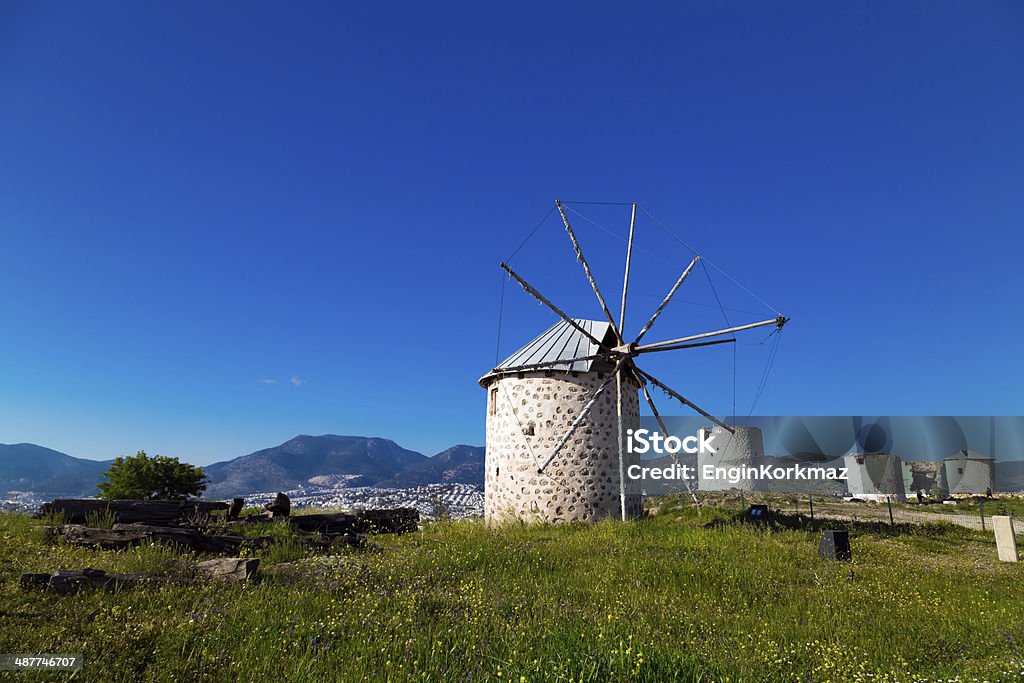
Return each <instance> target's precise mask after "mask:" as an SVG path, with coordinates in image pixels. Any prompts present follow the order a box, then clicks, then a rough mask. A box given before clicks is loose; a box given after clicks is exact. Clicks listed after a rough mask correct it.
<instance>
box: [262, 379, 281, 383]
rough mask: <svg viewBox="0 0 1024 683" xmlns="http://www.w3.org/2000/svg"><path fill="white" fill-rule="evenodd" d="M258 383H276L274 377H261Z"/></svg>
mask: <svg viewBox="0 0 1024 683" xmlns="http://www.w3.org/2000/svg"><path fill="white" fill-rule="evenodd" d="M260 384H277V380H276V379H261V380H260Z"/></svg>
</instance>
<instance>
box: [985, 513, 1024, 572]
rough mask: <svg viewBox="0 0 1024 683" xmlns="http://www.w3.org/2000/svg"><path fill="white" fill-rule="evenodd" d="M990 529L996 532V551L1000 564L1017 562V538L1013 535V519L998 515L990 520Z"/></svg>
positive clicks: (1018, 559) (1018, 557)
mask: <svg viewBox="0 0 1024 683" xmlns="http://www.w3.org/2000/svg"><path fill="white" fill-rule="evenodd" d="M992 528H993V529H994V530H995V532H996V549H997V550H998V551H999V559H1000V560H1001V561H1002V562H1019V561H1020V555H1018V553H1017V538H1016V536H1014V533H1013V518H1012V517H1007V516H1005V515H998V516H995V517H993V518H992Z"/></svg>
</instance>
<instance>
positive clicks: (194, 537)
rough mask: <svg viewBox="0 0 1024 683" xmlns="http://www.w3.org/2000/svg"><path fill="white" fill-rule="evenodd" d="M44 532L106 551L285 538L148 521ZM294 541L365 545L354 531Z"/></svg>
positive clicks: (217, 547) (218, 549) (234, 547)
mask: <svg viewBox="0 0 1024 683" xmlns="http://www.w3.org/2000/svg"><path fill="white" fill-rule="evenodd" d="M45 533H46V538H47V540H49V541H51V542H54V541H57V540H58V539H63V541H64V542H65V543H68V544H70V545H78V546H87V547H99V548H103V549H106V550H113V549H118V548H128V547H131V546H135V545H139V544H140V543H151V542H156V543H166V544H168V545H177V546H180V547H183V548H187V549H189V550H195V551H197V552H209V553H235V552H237V551H238V550H239V549H241V548H248V549H258V548H265V547H267V546H269V545H273V544H275V543H280V542H281V541H282V540H283V539H280V538H278V537H275V536H238V535H213V534H204V533H202V532H200V531H197V530H196V529H190V528H187V527H166V526H152V525H147V524H115V525H114V527H113V528H112V529H95V528H92V527H87V526H83V525H81V524H65V525H63V526H58V527H46V532H45ZM293 540H294V541H297V542H298V543H302V544H305V545H308V546H311V547H315V548H328V547H331V546H333V545H339V544H342V545H349V546H352V547H356V548H361V547H363V546H364V545H365V539H364V537H363V536H362V535H361V534H357V533H354V532H347V533H327V534H309V535H303V536H299V537H297V538H295V539H293Z"/></svg>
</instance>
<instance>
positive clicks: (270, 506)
mask: <svg viewBox="0 0 1024 683" xmlns="http://www.w3.org/2000/svg"><path fill="white" fill-rule="evenodd" d="M263 507H265V508H266V509H267V511H268V512H269V513H270V516H271V517H287V516H289V515H290V514H291V513H292V501H291V499H289V498H288V496H286V495H284V494H283V493H281V492H280V491H278V492H277V496H275V497H274V502H273V503H267V504H266V505H264V506H263Z"/></svg>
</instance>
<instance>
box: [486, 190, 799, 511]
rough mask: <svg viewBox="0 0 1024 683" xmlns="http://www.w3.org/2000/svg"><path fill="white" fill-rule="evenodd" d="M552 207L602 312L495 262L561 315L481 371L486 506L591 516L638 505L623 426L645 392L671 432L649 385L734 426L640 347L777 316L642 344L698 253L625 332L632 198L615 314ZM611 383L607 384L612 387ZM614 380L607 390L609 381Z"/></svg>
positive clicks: (711, 339) (699, 343) (662, 348)
mask: <svg viewBox="0 0 1024 683" xmlns="http://www.w3.org/2000/svg"><path fill="white" fill-rule="evenodd" d="M555 206H556V208H557V209H558V213H559V215H560V216H561V218H562V222H563V224H564V225H565V231H566V233H567V234H568V236H569V239H570V241H571V243H572V247H573V249H574V251H575V253H576V258H577V260H578V261H579V262H580V265H581V266H582V267H583V272H584V274H585V276H586V278H587V281H588V282H589V284H590V287H591V289H592V290H593V293H594V295H595V297H596V298H597V301H598V303H599V305H600V307H601V310H602V312H603V314H604V318H605V320H604V321H594V320H585V319H580V318H573V317H570V316H569V315H568V314H567V313H566V312H565V311H563V310H562V309H561V308H559V307H558V306H557V305H555V304H554V303H553V302H551V301H550V300H549V299H548V298H547V297H545V296H544V295H543V294H541V292H539V291H538V290H537V289H536V288H535V287H534V286H532V285H531V284H530V283H528V282H527V281H526V280H525V279H524V278H523V277H521V276H520V275H519V274H518V273H516V272H515V271H513V270H512V268H510V267H509V266H508V265H507V264H506V263H502V264H501V267H502V268H503V269H504V270H505V271H506V272H507V273H508V275H509V276H510V277H511V278H512V279H514V280H515V281H516V282H518V283H519V284H520V285H521V286H522V288H523V289H524V290H525V291H526V292H528V293H529V294H530V295H532V296H533V297H535V298H536V299H537V300H538V301H540V302H541V303H542V304H544V305H545V306H547V307H548V308H550V309H551V310H552V311H553V312H554V313H555V314H557V315H558V317H559V318H560V321H559V322H558V323H556V324H555V325H554V326H552V327H551V328H549V329H548V330H546V331H545V332H544V333H543V334H541V335H540V336H539V337H537V338H536V339H534V340H533V341H532V342H530V343H529V344H527V345H526V346H524V347H523V348H521V349H520V350H519V351H517V352H516V353H515V354H513V355H512V356H510V357H509V358H507V359H506V360H505V361H504V362H502V363H500V364H499V365H498V366H497V367H495V368H494V369H493V370H491V371H490V372H489V373H487V374H486V375H485V376H484V377H482V378H481V379H480V384H481V385H482V386H484V387H485V388H487V389H488V411H487V456H486V474H485V514H486V517H487V518H488V519H489V520H499V519H502V518H505V517H514V518H526V519H543V520H546V521H552V522H558V521H575V520H582V521H591V520H595V519H599V518H602V517H607V516H611V515H615V516H619V517H621V519H623V520H626V519H632V518H635V517H638V516H639V515H640V514H641V507H640V491H639V484H638V482H635V481H631V480H630V479H629V478H628V477H627V476H626V470H627V468H628V466H629V465H630V464H632V463H633V462H636V461H638V458H639V456H636V455H630V454H627V453H626V449H625V438H626V432H627V430H628V429H629V428H630V427H631V426H636V425H637V424H638V422H639V415H640V410H639V398H638V395H639V393H642V394H643V396H644V400H645V401H646V402H647V404H648V406H649V407H650V409H651V412H652V413H653V415H654V417H655V419H656V420H657V422H658V425H659V429H660V430H661V431H662V433H664V434H668V433H669V432H668V430H667V428H666V427H665V424H664V422H663V421H662V419H661V415H660V413H659V412H658V409H657V407H656V406H655V404H654V400H653V399H652V397H651V394H650V391H649V389H648V387H647V384H648V383H650V384H653V385H654V386H656V387H658V388H659V389H661V390H663V391H664V392H665V393H666V394H668V395H669V396H671V397H672V398H674V399H675V400H677V401H679V402H680V403H682V404H683V405H684V406H687V407H688V408H690V409H692V410H695V411H696V412H698V413H700V414H701V415H703V416H704V417H706V418H707V419H708V420H710V421H711V422H713V423H715V424H717V425H719V426H720V427H721V428H722V429H725V430H727V431H729V432H733V428H732V427H731V426H730V425H727V424H725V423H724V422H721V421H720V420H718V419H717V418H715V417H714V416H712V415H711V414H710V413H708V412H707V411H705V410H703V409H702V408H700V407H699V406H697V405H696V404H695V403H693V402H692V401H690V400H689V399H687V398H686V397H684V396H683V395H682V394H680V393H679V392H678V391H675V390H674V389H672V388H671V387H669V386H668V385H667V384H666V383H664V382H662V381H661V380H659V379H657V378H656V377H654V376H653V375H651V374H650V373H648V372H646V371H644V370H641V369H640V368H639V367H638V366H637V359H638V358H639V357H640V356H642V355H645V354H651V353H663V352H666V351H677V350H681V349H688V348H695V347H703V346H712V345H717V344H725V343H731V342H734V341H735V337H732V336H727V335H732V334H734V333H736V332H740V331H744V330H751V329H755V328H758V327H764V326H768V325H774V326H776V327H777V328H778V329H781V328H782V326H783V325H785V323H786V322H787V318H785V317H784V316H782V315H778V316H776V317H774V318H770V319H767V320H762V321H759V322H754V323H749V324H746V325H737V326H730V327H726V328H723V329H718V330H713V331H709V332H701V333H697V334H690V335H686V336H682V337H676V338H673V339H668V340H664V341H658V342H651V343H643V341H644V338H645V336H646V335H647V333H648V332H649V331H650V330H651V328H652V327H653V326H654V324H655V322H656V321H657V320H658V318H659V317H660V316H661V314H662V313H663V312H664V310H665V307H666V306H668V304H669V302H670V301H671V300H672V298H673V297H674V296H675V294H676V292H677V291H678V290H679V288H680V287H681V286H682V284H683V282H685V281H686V279H687V278H688V277H689V276H690V274H691V273H692V271H693V269H694V268H695V267H696V266H697V264H698V263H699V262H700V260H701V257H700V255H699V254H697V255H695V256H694V257H693V259H692V260H691V261H690V262H689V263H688V264H687V265H686V267H685V268H684V269H683V271H682V273H681V274H680V275H679V277H678V279H676V281H675V283H674V284H673V285H672V287H671V288H670V289H669V291H668V293H667V294H666V295H665V297H664V298H663V299H662V301H661V303H660V304H659V305H658V307H657V308H656V309H655V310H654V312H653V313H652V314H651V316H650V318H648V320H647V322H646V323H645V324H644V325H643V326H642V327H641V329H640V331H639V333H638V334H637V335H636V336H635V337H633V338H630V337H627V336H626V335H624V333H623V327H624V325H625V319H626V305H627V294H628V291H629V278H630V272H629V271H630V265H631V262H632V257H633V235H634V229H635V226H636V215H637V205H636V204H635V203H634V204H632V210H631V214H630V226H629V239H628V241H627V246H626V261H625V273H624V276H623V283H622V295H621V299H620V306H619V317H618V321H616V319H615V317H614V316H613V315H612V312H611V310H610V309H609V307H608V304H607V302H606V300H605V298H604V296H603V295H602V293H601V289H600V287H599V286H598V283H597V280H596V279H595V277H594V274H593V272H592V270H591V267H590V263H589V262H588V261H587V259H586V257H585V256H584V254H583V250H582V249H581V247H580V244H579V240H578V239H577V237H576V233H575V232H574V231H573V228H572V225H571V224H570V222H569V218H568V216H567V215H566V212H565V208H564V206H563V205H562V202H560V201H556V202H555ZM612 385H614V389H613V387H612ZM612 389H613V390H612Z"/></svg>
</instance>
